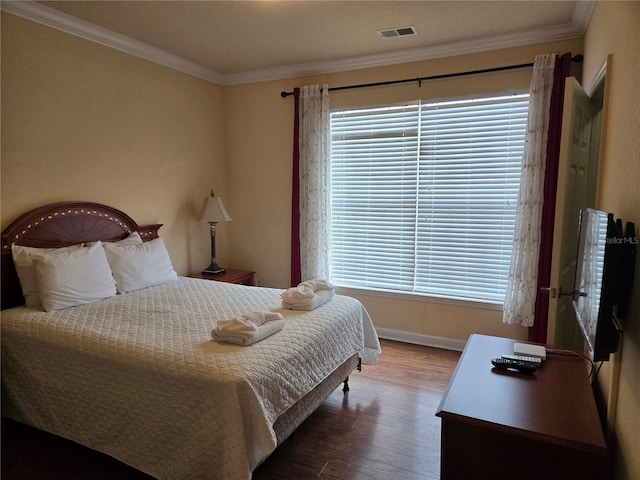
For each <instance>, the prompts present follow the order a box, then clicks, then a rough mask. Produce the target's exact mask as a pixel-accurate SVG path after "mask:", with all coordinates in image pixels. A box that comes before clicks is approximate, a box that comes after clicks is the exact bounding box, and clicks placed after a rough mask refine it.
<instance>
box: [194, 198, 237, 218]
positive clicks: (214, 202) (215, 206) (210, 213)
mask: <svg viewBox="0 0 640 480" xmlns="http://www.w3.org/2000/svg"><path fill="white" fill-rule="evenodd" d="M197 221H198V222H209V223H212V222H230V221H231V217H230V216H229V214H228V213H227V210H226V209H225V208H224V203H222V198H220V197H206V198H205V199H204V202H203V203H202V208H201V209H200V215H198V219H197Z"/></svg>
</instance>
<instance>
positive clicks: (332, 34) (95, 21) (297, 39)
mask: <svg viewBox="0 0 640 480" xmlns="http://www.w3.org/2000/svg"><path fill="white" fill-rule="evenodd" d="M593 3H594V2H591V1H584V0H580V1H568V0H561V1H556V0H532V1H499V0H491V1H486V0H470V1H466V0H457V1H456V0H449V1H435V0H423V1H358V0H351V1H327V0H324V1H312V0H307V1H278V0H262V1H240V0H236V1H43V2H30V1H27V2H24V1H21V2H11V1H3V2H2V9H3V10H4V11H8V12H10V13H14V14H17V15H21V16H23V17H26V18H29V19H31V20H35V21H38V22H40V23H44V24H47V25H49V26H53V27H54V28H59V29H61V30H64V31H67V32H69V33H72V34H75V35H79V36H82V37H84V38H88V39H89V40H92V41H96V42H98V43H103V44H105V45H108V46H111V47H113V48H117V49H119V50H124V51H127V52H128V53H132V54H134V55H138V56H142V57H145V58H148V59H150V60H152V61H156V62H157V63H163V64H165V65H168V66H172V67H173V68H177V69H179V70H183V71H187V73H191V74H194V75H196V76H199V77H202V78H206V79H207V80H210V81H214V82H216V83H219V84H235V83H246V82H250V81H258V80H267V79H275V78H286V77H293V76H300V75H306V74H313V73H328V72H332V71H340V70H350V69H354V68H364V67H369V66H381V65H389V64H397V63H405V62H408V61H417V60H425V59H429V58H436V57H442V56H450V55H455V54H463V53H473V52H477V51H482V50H491V49H496V48H505V47H510V46H518V45H525V44H533V43H541V42H546V41H556V40H564V39H570V38H579V37H581V36H582V34H583V33H584V29H585V28H586V23H587V22H588V18H589V16H590V9H592V4H593ZM404 26H414V27H415V29H416V30H417V31H418V34H417V35H413V36H403V37H394V38H382V37H381V36H380V35H379V34H378V33H377V30H381V29H389V28H396V27H404ZM170 64H171V65H170ZM189 70H191V71H189Z"/></svg>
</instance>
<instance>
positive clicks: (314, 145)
mask: <svg viewBox="0 0 640 480" xmlns="http://www.w3.org/2000/svg"><path fill="white" fill-rule="evenodd" d="M299 112H300V113H299V115H300V116H299V121H300V135H299V142H300V274H301V278H302V280H303V281H304V280H311V279H314V278H323V279H327V280H328V279H329V276H330V271H329V269H330V255H331V245H330V243H331V222H330V220H331V208H330V201H331V168H330V151H331V136H330V135H331V117H330V103H329V87H328V86H327V85H322V86H320V85H309V86H306V87H302V88H301V89H300V110H299Z"/></svg>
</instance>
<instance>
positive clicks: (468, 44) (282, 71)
mask: <svg viewBox="0 0 640 480" xmlns="http://www.w3.org/2000/svg"><path fill="white" fill-rule="evenodd" d="M582 35H583V33H582V31H581V30H580V29H578V28H576V26H575V25H574V24H573V23H567V24H564V25H555V26H552V27H546V28H540V29H536V30H528V31H523V32H517V33H511V34H505V35H495V36H492V37H486V38H480V39H474V40H465V41H459V42H450V43H446V44H441V45H432V46H428V47H420V48H412V49H406V50H399V51H394V52H387V53H382V54H374V55H364V56H360V57H352V58H345V59H341V60H331V61H327V62H311V63H303V64H296V65H289V66H284V67H277V68H270V69H264V70H256V71H252V72H246V73H236V74H229V75H226V76H225V83H224V84H225V85H238V84H243V83H254V82H262V81H269V80H280V79H285V78H295V77H304V76H308V75H319V74H325V73H336V72H344V71H347V70H361V69H365V68H376V67H386V66H391V65H399V64H403V63H411V62H420V61H424V60H432V59H436V58H445V57H454V56H458V55H466V54H471V53H479V52H486V51H490V50H498V49H502V48H511V47H521V46H526V45H534V44H539V43H547V42H556V41H562V40H572V39H576V38H581V37H582Z"/></svg>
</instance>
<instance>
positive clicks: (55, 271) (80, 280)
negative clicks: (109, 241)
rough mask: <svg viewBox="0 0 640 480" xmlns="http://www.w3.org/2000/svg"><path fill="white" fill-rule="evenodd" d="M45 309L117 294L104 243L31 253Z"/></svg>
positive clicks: (61, 307)
mask: <svg viewBox="0 0 640 480" xmlns="http://www.w3.org/2000/svg"><path fill="white" fill-rule="evenodd" d="M31 257H32V259H33V265H34V266H35V270H36V278H37V280H38V287H39V289H40V300H41V301H42V306H43V307H44V309H45V311H47V312H51V311H54V310H62V309H64V308H69V307H73V306H76V305H83V304H85V303H91V302H96V301H98V300H102V299H103V298H107V297H112V296H114V295H115V294H116V286H115V282H114V280H113V276H112V275H111V269H110V268H109V262H108V261H107V256H106V255H105V253H104V249H103V248H102V243H100V242H96V244H95V245H92V246H91V247H87V248H80V249H76V250H69V251H63V252H60V251H57V252H51V253H45V254H42V255H36V254H34V255H32V256H31Z"/></svg>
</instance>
